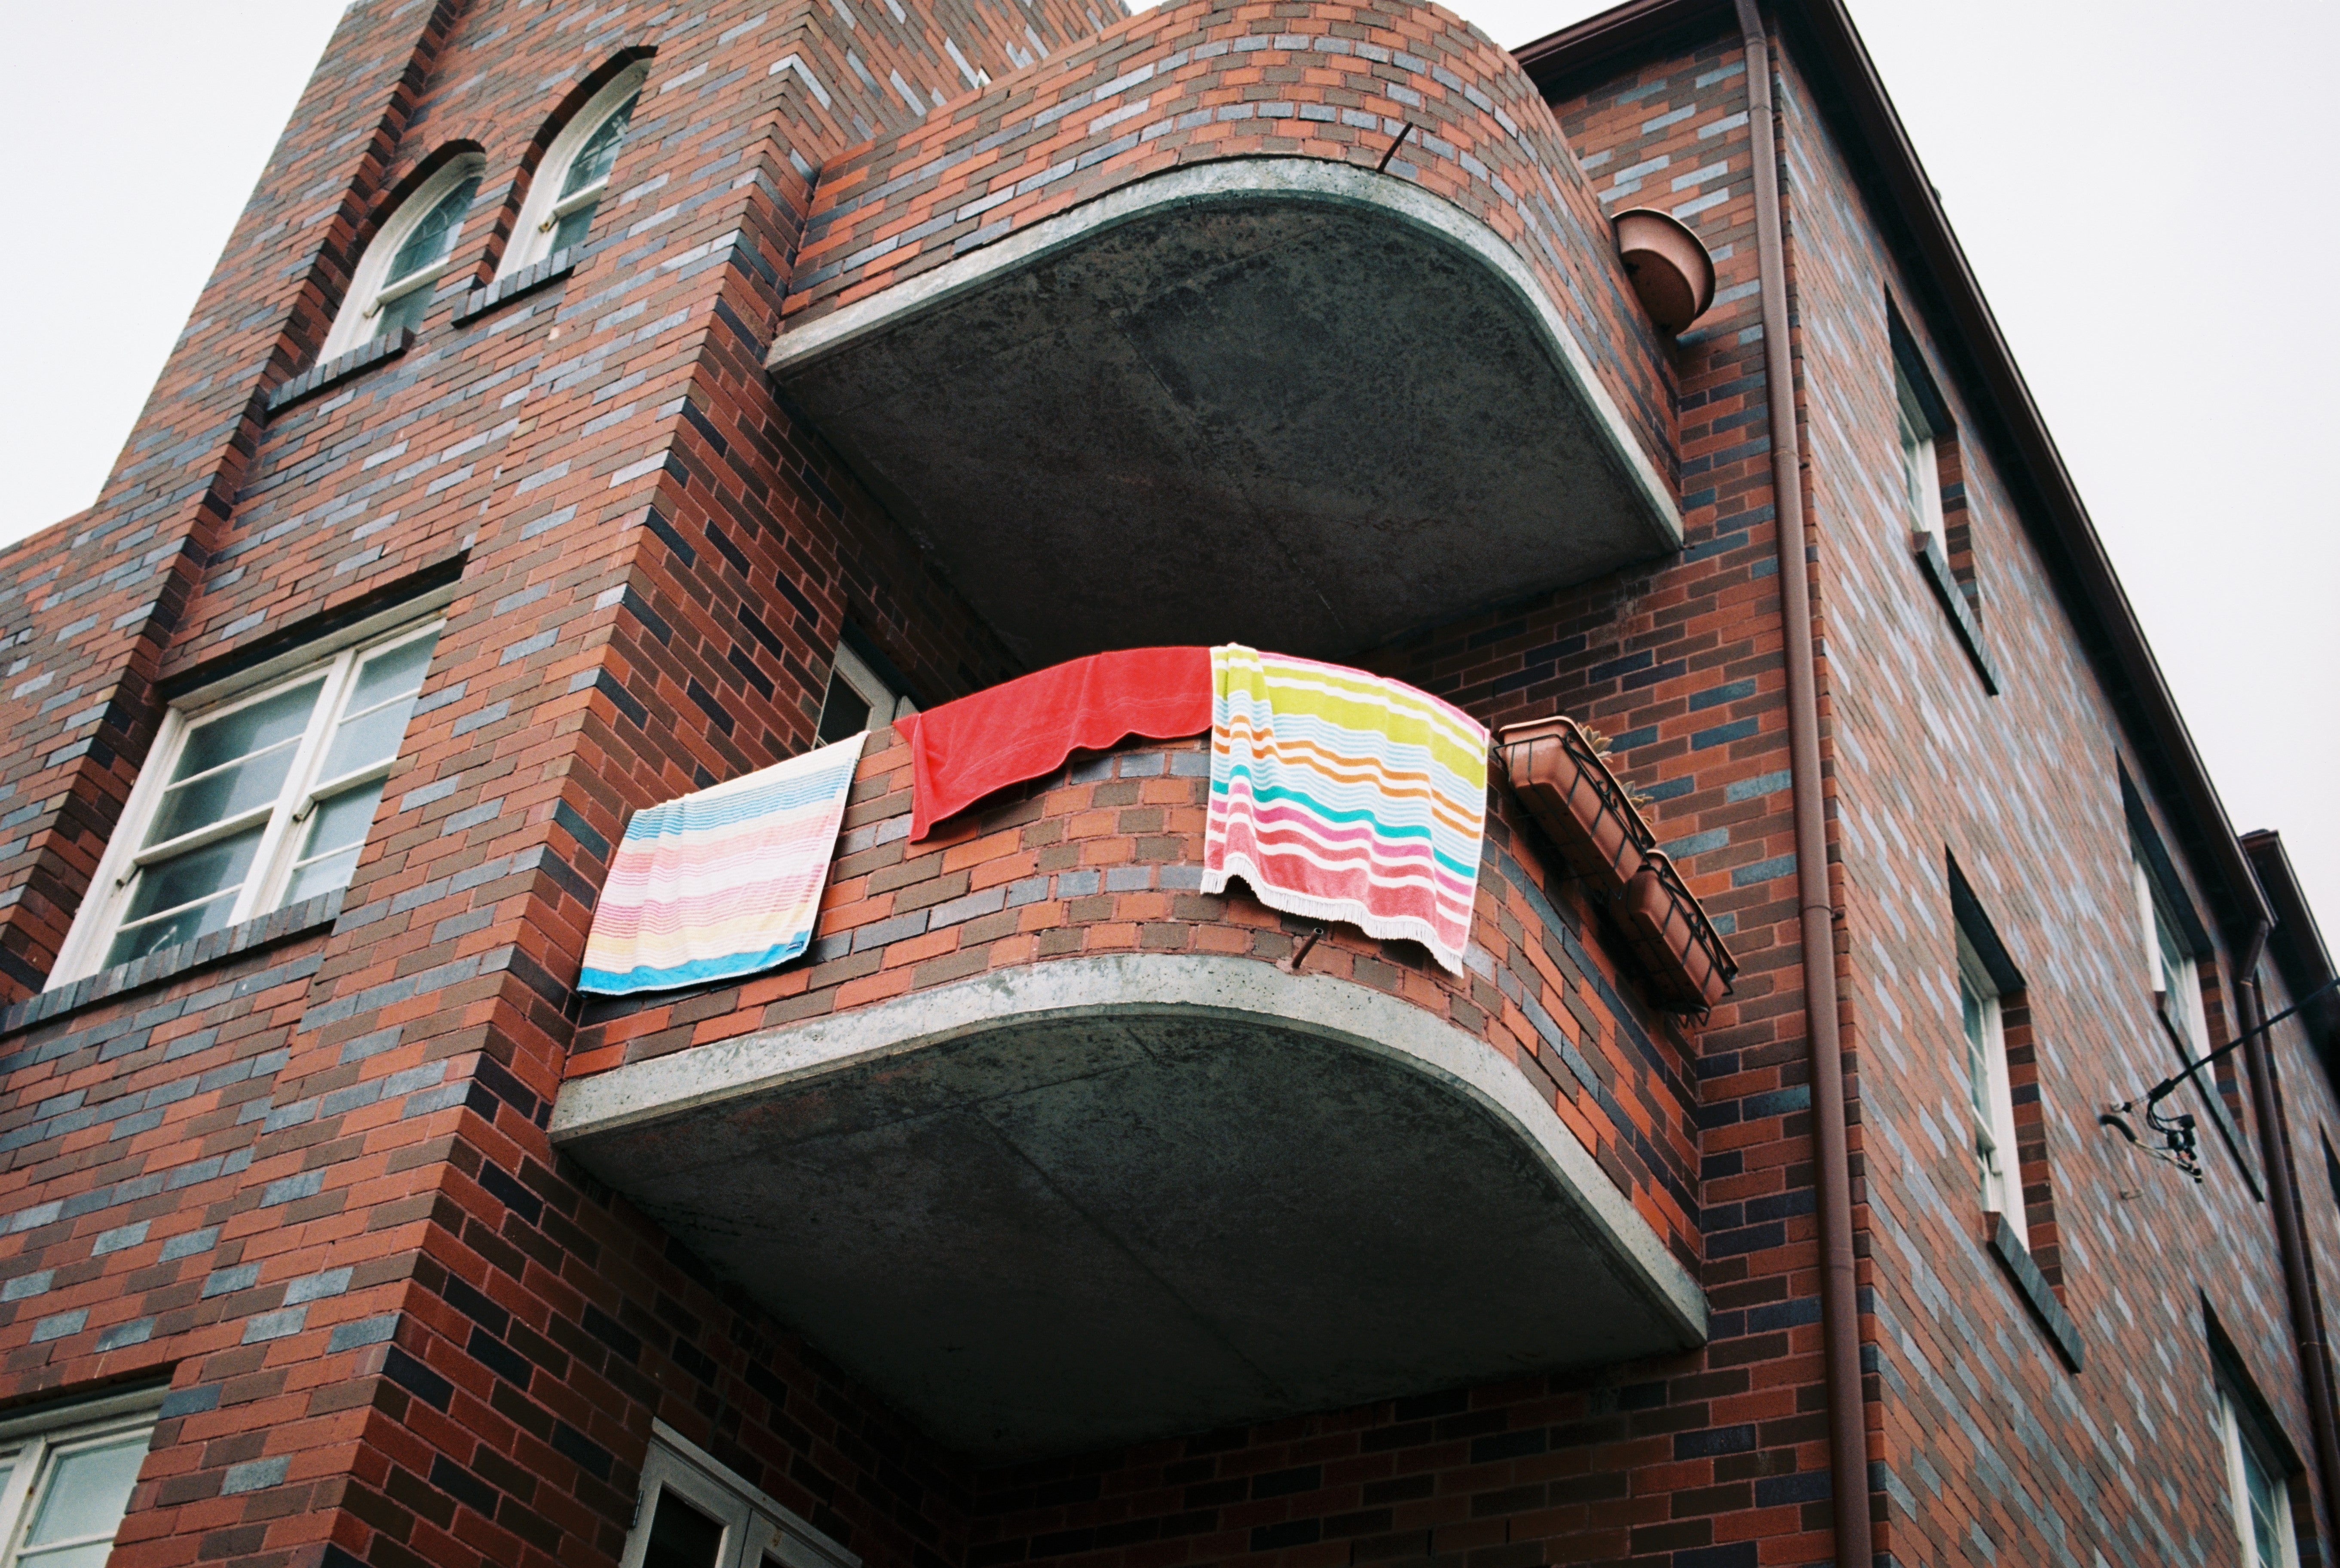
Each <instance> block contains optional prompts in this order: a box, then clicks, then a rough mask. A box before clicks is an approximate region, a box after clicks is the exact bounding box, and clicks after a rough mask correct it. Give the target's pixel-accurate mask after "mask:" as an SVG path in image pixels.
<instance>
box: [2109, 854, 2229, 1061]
mask: <svg viewBox="0 0 2340 1568" xmlns="http://www.w3.org/2000/svg"><path fill="white" fill-rule="evenodd" d="M2128 868H2129V886H2130V889H2131V891H2132V892H2134V894H2135V896H2136V899H2137V929H2138V932H2139V935H2140V937H2141V938H2142V940H2143V942H2144V945H2145V971H2146V973H2147V975H2149V976H2151V977H2152V981H2153V990H2154V993H2155V995H2157V996H2158V997H2160V998H2161V999H2162V1006H2163V1008H2164V1009H2165V1010H2166V1012H2167V1014H2168V1016H2169V1021H2170V1022H2172V1023H2174V1024H2176V1026H2177V1032H2178V1033H2179V1034H2181V1035H2183V1036H2185V1039H2186V1050H2187V1053H2188V1057H2189V1059H2193V1058H2198V1057H2200V1056H2201V1055H2202V1053H2203V1052H2205V1051H2206V1050H2209V1049H2210V1015H2209V1013H2208V1012H2207V1011H2206V1010H2205V1009H2204V1007H2203V1005H2202V971H2201V968H2200V966H2199V965H2198V964H2196V962H2195V959H2194V952H2193V950H2192V949H2191V948H2189V947H2188V946H2187V945H2186V930H2185V927H2184V926H2182V925H2180V924H2179V923H2178V920H2177V916H2176V912H2174V911H2173V910H2172V909H2171V908H2170V904H2169V895H2168V894H2167V893H2166V892H2163V891H2162V887H2161V879H2160V878H2159V877H2157V876H2156V875H2155V874H2154V873H2153V869H2152V867H2151V866H2150V865H2148V864H2147V862H2146V854H2145V848H2144V846H2143V845H2141V844H2139V843H2137V842H2136V841H2135V840H2134V839H2132V840H2130V842H2129V855H2128ZM2165 938H2166V941H2167V946H2168V949H2169V951H2170V952H2171V953H2174V954H2175V955H2176V963H2175V966H2174V967H2175V970H2176V972H2175V973H2172V972H2171V969H2172V965H2171V964H2170V963H2169V962H2167V961H2166V958H2165V955H2164V952H2163V945H2164V939H2165ZM2173 984H2174V985H2175V987H2176V991H2177V992H2178V994H2176V996H2171V995H2170V994H2169V988H2170V986H2171V985H2173Z"/></svg>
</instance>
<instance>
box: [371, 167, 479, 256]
mask: <svg viewBox="0 0 2340 1568" xmlns="http://www.w3.org/2000/svg"><path fill="white" fill-rule="evenodd" d="M479 193H480V177H479V176H478V175H477V174H471V175H468V176H466V177H465V178H464V180H463V181H462V182H461V183H460V184H458V185H457V186H456V187H455V188H454V189H453V190H451V191H450V192H447V193H446V194H445V195H444V196H441V197H440V198H439V200H438V201H437V202H434V203H433V204H432V206H431V211H430V212H427V213H425V214H424V215H423V219H422V222H420V223H417V224H415V225H414V227H413V229H412V230H411V231H410V232H408V233H407V236H406V242H405V243H403V244H402V245H400V246H399V248H398V254H397V255H395V256H393V257H392V258H391V261H390V271H389V272H388V273H387V274H385V275H384V280H383V281H385V282H392V283H394V282H396V281H398V280H399V279H401V278H403V277H406V276H407V275H408V274H410V273H413V272H419V271H421V270H422V269H423V268H425V267H428V266H430V265H431V263H432V262H433V261H440V260H442V259H443V258H444V257H445V256H446V254H447V252H448V251H451V250H452V249H454V246H455V235H456V233H457V232H459V231H460V230H461V228H462V226H463V214H464V213H465V212H469V211H470V210H471V198H472V197H474V196H476V195H478V194H479Z"/></svg>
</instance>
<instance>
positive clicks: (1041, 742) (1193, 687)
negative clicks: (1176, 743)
mask: <svg viewBox="0 0 2340 1568" xmlns="http://www.w3.org/2000/svg"><path fill="white" fill-rule="evenodd" d="M895 727H896V728H897V729H899V730H900V731H901V732H902V737H903V738H904V739H905V740H907V741H908V742H909V743H910V756H911V759H912V763H911V765H912V767H913V768H914V769H915V777H916V781H917V787H916V789H915V790H914V791H913V792H912V794H911V797H910V837H911V839H912V840H913V841H914V842H915V841H916V840H918V839H922V838H924V837H926V836H927V833H928V832H929V831H931V830H932V829H933V827H934V825H935V823H938V822H940V821H942V820H943V819H944V818H945V817H947V816H952V815H955V814H957V813H959V812H961V811H964V810H965V809H966V808H967V806H969V805H971V804H974V803H975V802H976V801H977V800H979V799H981V798H982V797H983V796H985V795H987V794H990V793H991V792H992V791H993V790H996V789H1005V788H1006V786H1007V785H1009V784H1020V783H1022V782H1023V781H1024V780H1026V779H1032V778H1039V777H1041V776H1042V775H1043V774H1051V773H1054V772H1056V769H1057V768H1058V767H1059V766H1061V765H1062V764H1063V763H1064V760H1065V759H1066V757H1067V756H1070V755H1071V754H1073V753H1074V752H1075V751H1103V750H1104V749H1105V748H1106V747H1107V746H1109V745H1113V744H1114V743H1115V742H1116V741H1118V740H1120V739H1121V737H1122V736H1124V735H1147V736H1150V737H1152V738H1153V739H1155V740H1169V739H1172V738H1174V737H1175V736H1178V735H1201V734H1202V733H1203V732H1205V730H1207V729H1209V728H1210V727H1211V650H1210V649H1208V648H1130V649H1128V650H1126V651H1125V652H1122V653H1117V654H1093V655H1091V656H1089V657H1087V658H1085V659H1074V660H1072V661H1071V662H1069V663H1067V664H1061V665H1057V666H1055V667H1054V668H1052V669H1045V670H1041V671H1039V672H1038V673H1036V674H1034V675H1028V676H1022V677H1021V678H1019V679H1016V680H1012V681H1008V682H1006V684H1005V685H996V686H993V687H992V688H991V689H990V690H988V691H981V692H977V693H976V694H975V695H973V696H971V697H961V698H959V700H958V701H957V702H955V703H945V704H944V705H942V706H940V707H938V708H936V709H934V710H932V711H931V712H928V713H923V714H912V715H910V716H908V717H907V718H904V719H900V720H897V722H896V725H895Z"/></svg>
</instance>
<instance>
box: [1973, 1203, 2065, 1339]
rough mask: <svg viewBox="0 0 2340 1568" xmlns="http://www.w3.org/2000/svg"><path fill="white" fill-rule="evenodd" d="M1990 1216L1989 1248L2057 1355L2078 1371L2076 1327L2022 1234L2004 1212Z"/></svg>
mask: <svg viewBox="0 0 2340 1568" xmlns="http://www.w3.org/2000/svg"><path fill="white" fill-rule="evenodd" d="M1990 1218H1991V1220H1992V1222H1993V1223H1994V1224H1995V1225H1996V1226H1997V1227H1998V1228H1997V1229H1996V1230H1994V1231H1993V1232H1992V1233H1991V1238H1990V1249H1991V1251H1993V1252H1995V1253H1997V1254H1998V1260H1999V1262H2000V1263H2002V1264H2004V1265H2006V1267H2007V1272H2008V1277H2009V1278H2011V1279H2013V1280H2014V1281H2015V1288H2016V1290H2017V1291H2018V1293H2020V1294H2021V1296H2022V1297H2023V1304H2024V1305H2025V1306H2026V1307H2030V1308H2031V1316H2032V1317H2036V1318H2038V1320H2039V1326H2040V1327H2042V1328H2044V1329H2046V1330H2047V1331H2048V1338H2049V1339H2050V1340H2051V1341H2053V1342H2054V1344H2055V1346H2056V1354H2057V1356H2059V1357H2060V1358H2061V1359H2062V1360H2063V1363H2064V1365H2065V1366H2067V1367H2069V1368H2071V1369H2072V1371H2074V1372H2076V1373H2077V1372H2078V1371H2079V1370H2080V1331H2079V1329H2078V1328H2077V1326H2075V1325H2074V1324H2073V1322H2072V1319H2071V1317H2070V1316H2069V1315H2068V1314H2067V1313H2066V1312H2065V1310H2064V1304H2063V1303H2062V1302H2060V1301H2058V1300H2057V1299H2056V1291H2055V1287H2052V1286H2050V1285H2049V1284H2048V1277H2047V1276H2046V1275H2044V1274H2042V1273H2040V1272H2039V1266H2038V1264H2037V1263H2035V1262H2033V1261H2032V1260H2031V1249H2030V1248H2029V1247H2025V1246H2024V1245H2023V1238H2020V1237H2018V1236H2017V1235H2016V1234H2015V1227H2014V1226H2012V1225H2010V1224H2008V1220H2007V1216H2005V1215H2004V1214H1994V1215H1992V1216H1991V1217H1990Z"/></svg>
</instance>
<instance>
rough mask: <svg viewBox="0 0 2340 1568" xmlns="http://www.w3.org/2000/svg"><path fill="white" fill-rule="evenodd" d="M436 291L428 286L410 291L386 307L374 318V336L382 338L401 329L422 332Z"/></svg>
mask: <svg viewBox="0 0 2340 1568" xmlns="http://www.w3.org/2000/svg"><path fill="white" fill-rule="evenodd" d="M433 292H434V291H433V290H432V289H431V287H430V286H429V285H427V284H426V285H424V286H422V287H421V288H416V289H409V290H408V291H406V292H405V293H403V294H401V295H400V296H399V297H398V298H397V299H395V300H392V301H391V302H390V303H389V304H387V305H384V306H383V307H382V314H381V315H379V316H376V317H375V318H374V323H373V330H374V335H375V336H376V337H380V336H382V334H384V333H386V332H395V331H397V330H399V329H400V328H401V327H404V328H405V329H406V330H409V331H412V332H419V331H421V330H422V318H423V317H425V316H427V315H429V314H430V313H431V294H432V293H433Z"/></svg>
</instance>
